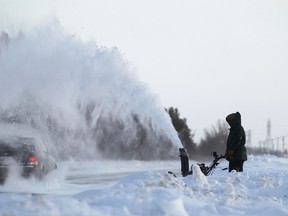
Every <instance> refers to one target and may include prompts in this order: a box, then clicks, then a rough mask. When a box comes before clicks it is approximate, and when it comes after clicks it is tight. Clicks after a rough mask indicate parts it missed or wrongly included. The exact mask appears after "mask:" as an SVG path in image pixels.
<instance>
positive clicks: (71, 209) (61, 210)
mask: <svg viewBox="0 0 288 216" xmlns="http://www.w3.org/2000/svg"><path fill="white" fill-rule="evenodd" d="M157 163H158V162H154V167H155V169H154V170H152V171H138V172H136V173H134V174H128V175H126V176H125V177H124V178H122V179H121V180H119V181H117V182H116V183H115V184H114V185H113V186H111V187H108V188H107V187H105V188H99V187H97V186H94V187H93V186H92V187H91V185H90V188H87V187H86V189H84V188H85V187H82V189H83V190H82V191H80V192H77V193H75V194H72V195H68V194H62V195H59V194H58V195H55V194H54V195H53V194H48V195H41V194H36V193H31V194H27V193H23V194H17V193H1V194H0V206H1V209H0V215H5V214H6V215H29V216H30V215H117V216H118V215H120V216H121V215H123V216H126V215H200V216H201V215H267V216H268V215H277V216H278V215H288V207H287V206H288V180H287V175H288V171H287V165H288V160H287V159H283V158H277V157H271V156H263V157H253V156H252V157H250V158H249V161H248V162H247V163H245V167H244V170H245V171H244V172H243V173H236V172H231V173H228V172H227V170H225V171H223V170H221V168H224V167H226V166H227V162H225V161H223V162H221V164H220V166H219V167H218V168H217V169H216V170H215V172H214V174H213V175H211V176H203V175H202V174H201V173H197V172H198V171H199V170H197V167H195V168H194V172H196V174H195V175H193V176H191V175H190V176H187V177H181V176H179V175H178V176H177V177H174V176H173V175H171V174H168V173H167V171H168V170H169V167H167V171H163V169H162V168H163V167H161V170H157V169H156V167H157ZM163 163H164V162H163ZM171 163H172V162H167V164H169V166H170V165H171ZM173 163H175V165H176V164H179V161H175V162H173ZM70 165H71V164H70ZM133 165H134V167H137V168H135V171H136V169H138V170H139V168H141V169H143V168H144V167H145V162H139V163H135V162H134V163H130V164H129V163H127V164H126V167H125V168H124V166H123V164H121V163H120V165H116V163H109V162H106V164H105V163H103V164H99V165H98V166H99V167H100V166H102V168H103V169H104V168H105V167H106V168H107V169H109V170H110V171H111V169H113V167H114V171H115V172H117V170H118V169H119V168H120V167H122V168H123V169H122V170H121V172H122V171H125V170H126V171H132V168H133ZM151 165H153V164H152V162H150V163H147V168H148V167H149V169H150V168H151V167H152V166H151ZM162 165H163V164H162ZM87 166H88V168H87V170H89V172H91V171H92V167H94V168H95V169H97V166H95V164H90V166H89V163H88V162H87V163H85V166H84V165H83V167H82V168H84V167H87ZM79 168H80V166H79ZM77 172H79V171H77ZM106 172H107V170H106ZM79 176H81V175H80V173H79ZM61 184H63V183H60V187H61ZM66 184H67V183H66ZM55 186H56V187H59V185H55ZM62 186H63V185H62ZM3 188H5V185H4V186H0V190H1V191H3V190H2V189H3ZM51 189H52V188H51ZM69 190H70V189H69Z"/></svg>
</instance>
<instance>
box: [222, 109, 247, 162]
mask: <svg viewBox="0 0 288 216" xmlns="http://www.w3.org/2000/svg"><path fill="white" fill-rule="evenodd" d="M229 116H230V117H229ZM229 116H227V117H226V121H227V122H228V124H229V125H230V127H231V128H230V132H229V135H228V138H227V151H228V150H232V151H234V153H233V158H232V159H230V160H229V161H233V160H242V161H246V160H247V150H246V147H245V143H246V135H245V131H244V128H243V127H242V125H241V115H240V113H239V112H236V113H233V114H230V115H229Z"/></svg>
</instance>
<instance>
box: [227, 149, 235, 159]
mask: <svg viewBox="0 0 288 216" xmlns="http://www.w3.org/2000/svg"><path fill="white" fill-rule="evenodd" d="M233 154H234V151H233V150H231V149H227V150H226V154H225V158H226V160H228V161H230V160H232V159H233Z"/></svg>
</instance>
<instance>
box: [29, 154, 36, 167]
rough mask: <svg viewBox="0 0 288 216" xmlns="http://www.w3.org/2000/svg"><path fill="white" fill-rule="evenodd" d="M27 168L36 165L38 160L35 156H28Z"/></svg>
mask: <svg viewBox="0 0 288 216" xmlns="http://www.w3.org/2000/svg"><path fill="white" fill-rule="evenodd" d="M27 165H28V166H35V165H38V159H37V157H36V156H30V157H29V159H28V163H27Z"/></svg>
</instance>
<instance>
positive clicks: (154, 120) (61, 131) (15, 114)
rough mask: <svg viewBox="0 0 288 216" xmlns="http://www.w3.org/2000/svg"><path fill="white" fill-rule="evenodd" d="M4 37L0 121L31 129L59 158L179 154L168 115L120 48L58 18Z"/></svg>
mask: <svg viewBox="0 0 288 216" xmlns="http://www.w3.org/2000/svg"><path fill="white" fill-rule="evenodd" d="M8 34H9V32H8ZM9 37H10V38H9V40H6V41H7V42H8V43H9V44H8V45H6V46H5V49H2V50H1V54H0V77H1V79H0V122H1V123H3V124H4V123H5V124H6V125H7V124H9V125H10V126H11V124H13V125H22V126H23V125H24V126H25V127H30V128H33V129H36V130H37V131H38V132H39V133H40V134H41V136H42V137H44V139H45V141H46V142H47V143H49V147H50V149H51V150H52V151H53V153H54V154H55V156H56V157H58V159H67V158H74V159H80V160H82V159H99V158H110V159H141V160H142V159H143V160H148V159H167V158H171V157H175V156H177V148H178V147H179V146H180V144H179V143H180V141H179V139H178V136H177V134H176V132H175V130H174V128H173V126H172V124H171V121H170V118H169V116H168V115H167V114H166V112H165V111H164V107H162V106H161V104H160V103H159V101H158V98H157V97H155V96H154V95H153V94H152V93H151V92H150V91H149V89H148V88H147V86H146V85H144V84H143V83H141V82H140V81H138V80H137V77H136V76H135V74H134V72H135V70H134V69H132V68H131V67H130V65H129V64H128V62H127V61H126V60H125V59H124V58H123V56H122V55H121V53H120V52H119V50H118V49H117V48H106V47H101V46H98V45H97V44H95V43H94V42H89V43H84V42H82V41H81V40H80V39H78V38H77V37H75V36H74V35H67V34H65V33H63V31H62V29H61V27H59V24H56V25H49V26H45V27H41V28H38V29H34V30H31V31H30V32H22V33H21V34H18V36H14V37H11V36H10V35H9ZM3 127H4V126H3ZM1 128H2V127H1Z"/></svg>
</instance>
